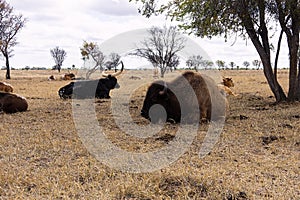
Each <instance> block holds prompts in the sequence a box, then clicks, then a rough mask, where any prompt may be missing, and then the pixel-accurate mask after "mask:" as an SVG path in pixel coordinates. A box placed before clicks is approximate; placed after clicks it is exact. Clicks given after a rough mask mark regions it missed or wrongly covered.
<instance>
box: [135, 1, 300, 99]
mask: <svg viewBox="0 0 300 200" xmlns="http://www.w3.org/2000/svg"><path fill="white" fill-rule="evenodd" d="M130 1H135V2H140V3H142V4H141V7H140V8H139V12H140V13H141V14H143V15H145V16H146V17H150V16H151V15H153V14H155V15H157V14H162V13H164V14H166V15H167V16H168V17H170V18H171V19H172V20H176V21H178V22H180V24H179V27H180V28H182V29H184V30H186V31H187V32H189V33H193V34H195V35H196V36H199V37H208V38H212V37H214V36H217V35H221V36H223V37H224V38H225V39H227V38H229V37H231V36H234V37H242V38H243V39H248V38H250V40H251V41H252V43H253V45H254V47H255V48H256V50H257V52H258V54H259V56H260V59H261V61H262V64H263V70H264V74H265V77H266V79H267V81H268V84H269V86H270V89H271V90H272V92H273V94H274V96H275V98H276V101H277V102H281V101H285V100H288V101H295V100H299V99H300V80H299V78H300V75H299V71H300V66H299V67H298V68H297V62H298V57H297V52H298V49H299V27H300V2H299V0H268V1H263V0H211V1H205V0H197V1H191V0H168V1H163V2H164V3H160V2H161V1H157V0H130ZM276 29H280V30H281V31H282V32H283V33H284V34H285V35H286V38H287V44H288V49H289V67H290V69H289V70H290V73H289V91H288V94H287V95H286V94H285V93H284V91H283V89H282V87H281V85H280V84H279V83H278V81H277V76H276V72H277V71H276V70H274V69H273V68H272V65H271V58H272V57H271V51H270V49H271V47H272V45H271V44H270V38H271V36H272V35H273V34H274V31H276ZM280 40H281V39H280ZM278 44H279V46H278V48H280V42H278ZM297 75H298V76H297ZM297 77H298V78H297Z"/></svg>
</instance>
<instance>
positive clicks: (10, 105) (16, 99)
mask: <svg viewBox="0 0 300 200" xmlns="http://www.w3.org/2000/svg"><path fill="white" fill-rule="evenodd" d="M27 108H28V103H27V101H26V99H25V98H24V97H21V96H19V95H17V94H12V93H6V92H0V111H3V112H5V113H15V112H23V111H26V110H27Z"/></svg>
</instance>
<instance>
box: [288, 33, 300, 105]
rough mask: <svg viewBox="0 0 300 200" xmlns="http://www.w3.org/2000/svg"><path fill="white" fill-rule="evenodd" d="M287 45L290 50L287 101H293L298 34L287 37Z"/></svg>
mask: <svg viewBox="0 0 300 200" xmlns="http://www.w3.org/2000/svg"><path fill="white" fill-rule="evenodd" d="M288 46H289V52H290V74H289V92H288V101H291V102H292V101H295V100H296V96H298V95H299V94H297V93H298V91H297V90H298V78H299V76H298V77H297V75H298V69H297V64H298V57H297V53H298V48H299V34H298V35H294V36H292V37H288Z"/></svg>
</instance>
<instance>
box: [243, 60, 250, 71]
mask: <svg viewBox="0 0 300 200" xmlns="http://www.w3.org/2000/svg"><path fill="white" fill-rule="evenodd" d="M243 65H244V66H245V67H246V70H247V69H248V67H249V66H250V63H249V62H248V61H244V62H243Z"/></svg>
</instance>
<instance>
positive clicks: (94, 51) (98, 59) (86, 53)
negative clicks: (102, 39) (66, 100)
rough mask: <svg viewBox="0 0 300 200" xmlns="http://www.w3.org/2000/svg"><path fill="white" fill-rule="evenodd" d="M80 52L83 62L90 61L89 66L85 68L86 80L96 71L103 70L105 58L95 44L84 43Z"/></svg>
mask: <svg viewBox="0 0 300 200" xmlns="http://www.w3.org/2000/svg"><path fill="white" fill-rule="evenodd" d="M80 52H81V55H82V59H83V60H84V61H92V62H91V65H89V66H85V67H86V69H87V72H86V79H89V78H90V76H91V75H92V74H93V73H94V72H96V71H97V70H98V69H100V70H103V66H104V60H105V56H104V54H103V53H102V52H101V51H100V48H99V46H98V44H97V43H94V42H90V43H88V42H87V41H84V42H83V45H82V48H80Z"/></svg>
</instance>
